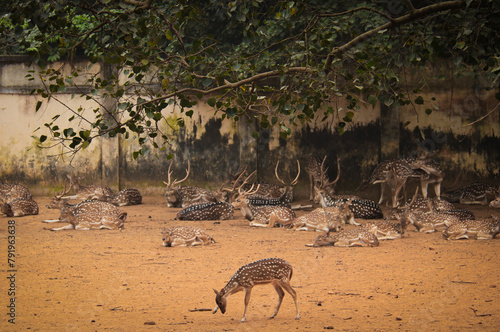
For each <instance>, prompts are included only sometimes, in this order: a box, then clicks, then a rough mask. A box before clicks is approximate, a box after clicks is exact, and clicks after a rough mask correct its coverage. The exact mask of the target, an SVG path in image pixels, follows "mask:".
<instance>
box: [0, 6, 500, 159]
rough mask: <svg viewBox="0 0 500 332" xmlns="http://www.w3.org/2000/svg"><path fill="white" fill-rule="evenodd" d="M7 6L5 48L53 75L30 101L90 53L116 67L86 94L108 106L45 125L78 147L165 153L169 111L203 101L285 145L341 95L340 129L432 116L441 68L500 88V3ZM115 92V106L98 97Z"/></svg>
mask: <svg viewBox="0 0 500 332" xmlns="http://www.w3.org/2000/svg"><path fill="white" fill-rule="evenodd" d="M0 11H1V12H2V16H1V21H0V33H1V35H2V39H3V40H5V41H6V42H5V43H4V44H3V45H1V50H0V52H1V53H3V54H29V55H30V56H32V58H33V59H34V61H35V62H36V63H37V64H38V65H39V66H41V67H42V68H43V70H41V71H40V72H36V73H35V72H32V73H31V74H30V75H31V78H32V79H33V78H34V77H35V76H40V77H41V78H43V79H44V86H43V87H42V88H40V89H38V90H37V91H34V93H38V94H41V95H42V96H43V97H45V98H47V99H51V98H52V99H56V100H57V98H56V96H57V93H59V92H64V91H66V90H67V89H68V88H69V87H70V86H72V85H74V84H75V83H74V80H75V78H76V77H81V76H82V75H84V74H86V73H84V72H82V70H76V69H75V70H74V71H73V72H72V73H70V74H69V73H63V72H62V71H60V70H59V69H58V68H57V67H54V66H53V65H51V64H52V63H54V62H56V61H57V62H58V63H61V62H62V63H71V62H72V61H74V60H75V59H76V58H81V57H85V58H88V59H90V61H91V62H93V63H98V64H100V65H101V67H100V68H112V70H111V71H108V73H107V74H106V75H103V74H96V75H91V76H89V78H88V82H87V85H88V87H89V88H88V90H82V93H81V97H82V98H84V100H89V99H93V100H96V101H98V103H99V104H101V106H102V107H100V108H99V109H98V110H96V109H92V110H88V109H85V108H83V107H82V108H80V109H76V110H72V112H73V116H72V117H71V118H70V124H69V125H68V128H60V127H59V126H56V125H54V123H47V124H46V127H47V128H48V129H49V132H50V134H51V135H52V138H54V139H57V140H59V142H60V143H62V144H65V146H68V147H70V148H71V149H72V150H79V149H81V148H85V147H86V146H88V145H89V144H90V143H91V141H92V139H93V138H95V137H97V136H101V135H109V136H115V135H118V134H123V135H126V136H128V135H130V134H134V135H137V136H139V138H140V142H141V143H145V142H148V141H149V142H150V143H151V144H152V145H153V146H155V147H158V146H161V145H162V144H164V143H165V142H168V138H167V136H166V135H165V134H164V133H162V132H161V131H160V130H159V126H158V124H159V122H161V121H165V118H164V115H163V114H162V110H164V109H165V108H166V107H168V106H169V105H172V104H176V105H178V106H179V107H180V108H181V110H182V112H183V113H184V114H185V116H191V115H192V114H193V112H192V110H191V108H192V107H193V106H194V105H196V103H197V102H199V101H200V100H201V99H204V100H206V101H207V103H208V104H209V105H210V106H212V107H213V108H214V109H215V110H217V111H218V114H220V116H221V117H222V118H223V119H224V118H231V119H234V120H238V119H240V118H242V116H243V115H244V116H245V119H247V120H250V121H255V119H257V121H259V123H260V126H261V127H264V128H268V127H271V126H279V127H280V132H281V135H282V136H283V137H286V136H287V135H289V134H290V132H291V130H290V128H291V127H292V126H294V125H300V124H302V123H305V122H307V121H309V120H310V119H313V118H315V117H319V118H320V119H321V118H326V117H327V116H329V114H331V113H334V112H337V111H338V108H335V107H334V106H332V105H335V102H336V101H338V100H347V109H348V110H347V112H346V113H343V114H346V115H345V116H343V118H342V119H341V121H340V123H339V126H338V127H337V130H338V131H339V132H340V133H342V132H343V126H344V125H345V122H350V121H355V112H356V110H357V109H358V108H359V106H360V104H361V103H366V104H371V105H375V104H376V103H379V102H380V103H384V104H385V105H387V106H397V105H408V104H420V105H425V106H426V107H427V111H426V112H427V113H431V112H432V111H433V109H434V107H435V106H434V107H433V103H432V100H424V98H423V97H422V96H421V95H420V94H419V93H420V89H421V88H422V87H425V85H426V84H427V80H429V79H435V78H433V77H426V76H425V75H419V76H418V77H417V78H416V77H415V75H413V72H414V71H415V70H419V69H421V68H423V67H425V66H427V65H428V64H429V63H435V62H439V61H447V62H449V63H451V64H452V65H453V66H454V72H455V75H457V76H459V75H466V74H467V75H481V76H483V77H487V78H488V79H487V81H488V82H492V85H495V86H491V88H494V89H498V77H499V73H500V60H499V48H500V40H499V37H498V27H499V26H500V3H499V2H498V1H495V0H477V1H476V0H454V1H441V0H389V1H382V0H374V1H369V2H361V1H354V0H346V1H337V0H330V1H328V0H327V1H322V0H305V1H265V0H234V1H229V0H222V1H215V0H211V1H189V0H184V1H183V0H181V1H177V0H176V1H158V0H156V1H155V0H144V1H141V0H121V1H111V0H66V1H64V0H48V1H35V0H19V1H10V0H9V1H6V3H4V6H3V7H2V8H1V9H0ZM119 75H122V76H124V77H125V78H126V80H125V83H124V84H119V80H118V78H119ZM410 78H411V79H412V81H411V84H409V82H410V81H409V80H410ZM109 98H112V99H114V100H116V103H113V104H111V105H112V106H109V104H105V103H102V100H103V99H109ZM40 106H41V102H40V103H38V105H37V110H38V109H39V108H40ZM56 118H57V117H56ZM54 120H55V119H54ZM73 120H80V121H78V125H79V126H83V127H80V128H78V129H77V128H72V125H71V121H73ZM81 120H83V121H81ZM74 123H76V121H75V122H74ZM176 125H183V119H182V118H181V119H179V120H178V123H177V124H176ZM75 127H76V124H75ZM254 135H257V134H256V133H254ZM39 138H40V140H41V141H44V140H46V139H47V135H41V136H40V137H39ZM139 153H140V152H139Z"/></svg>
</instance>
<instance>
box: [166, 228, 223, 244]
mask: <svg viewBox="0 0 500 332" xmlns="http://www.w3.org/2000/svg"><path fill="white" fill-rule="evenodd" d="M162 235H163V238H162V243H163V246H164V247H188V246H199V245H205V244H210V243H215V240H214V239H213V238H212V237H211V236H210V235H208V234H207V233H205V231H203V230H201V229H200V228H197V227H191V226H174V227H170V228H169V229H163V232H162Z"/></svg>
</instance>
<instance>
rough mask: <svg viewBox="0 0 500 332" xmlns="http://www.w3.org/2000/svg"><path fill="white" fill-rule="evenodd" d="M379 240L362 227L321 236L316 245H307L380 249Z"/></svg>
mask: <svg viewBox="0 0 500 332" xmlns="http://www.w3.org/2000/svg"><path fill="white" fill-rule="evenodd" d="M378 244H379V242H378V239H377V237H376V236H375V235H374V234H373V233H372V232H369V231H367V230H365V229H363V228H361V227H358V228H355V229H345V230H342V231H340V232H338V233H330V234H329V235H320V236H318V237H317V238H316V241H315V242H314V244H307V245H306V246H308V247H322V246H335V247H378Z"/></svg>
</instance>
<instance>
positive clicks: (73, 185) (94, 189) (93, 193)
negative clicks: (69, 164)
mask: <svg viewBox="0 0 500 332" xmlns="http://www.w3.org/2000/svg"><path fill="white" fill-rule="evenodd" d="M68 179H69V190H71V189H73V190H74V191H75V192H76V194H75V195H72V196H64V197H62V199H79V200H86V199H101V200H102V199H105V197H107V196H113V190H111V188H109V187H107V186H102V185H98V184H91V185H88V186H82V185H81V184H80V180H81V178H80V177H77V176H74V175H71V174H68Z"/></svg>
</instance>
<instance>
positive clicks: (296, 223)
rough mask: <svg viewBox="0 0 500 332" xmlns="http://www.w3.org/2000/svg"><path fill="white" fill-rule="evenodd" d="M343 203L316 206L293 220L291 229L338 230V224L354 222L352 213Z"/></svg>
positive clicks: (346, 204) (328, 231) (327, 231)
mask: <svg viewBox="0 0 500 332" xmlns="http://www.w3.org/2000/svg"><path fill="white" fill-rule="evenodd" d="M348 204H349V203H345V204H344V205H342V206H341V207H324V208H317V209H315V210H313V211H311V212H309V213H307V214H305V215H303V216H300V217H299V218H297V219H295V220H293V222H292V224H293V230H296V231H308V230H316V231H323V232H325V233H327V234H328V233H330V232H331V231H335V232H338V231H339V230H340V225H345V224H354V215H353V213H352V212H351V210H350V209H349V207H348Z"/></svg>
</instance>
